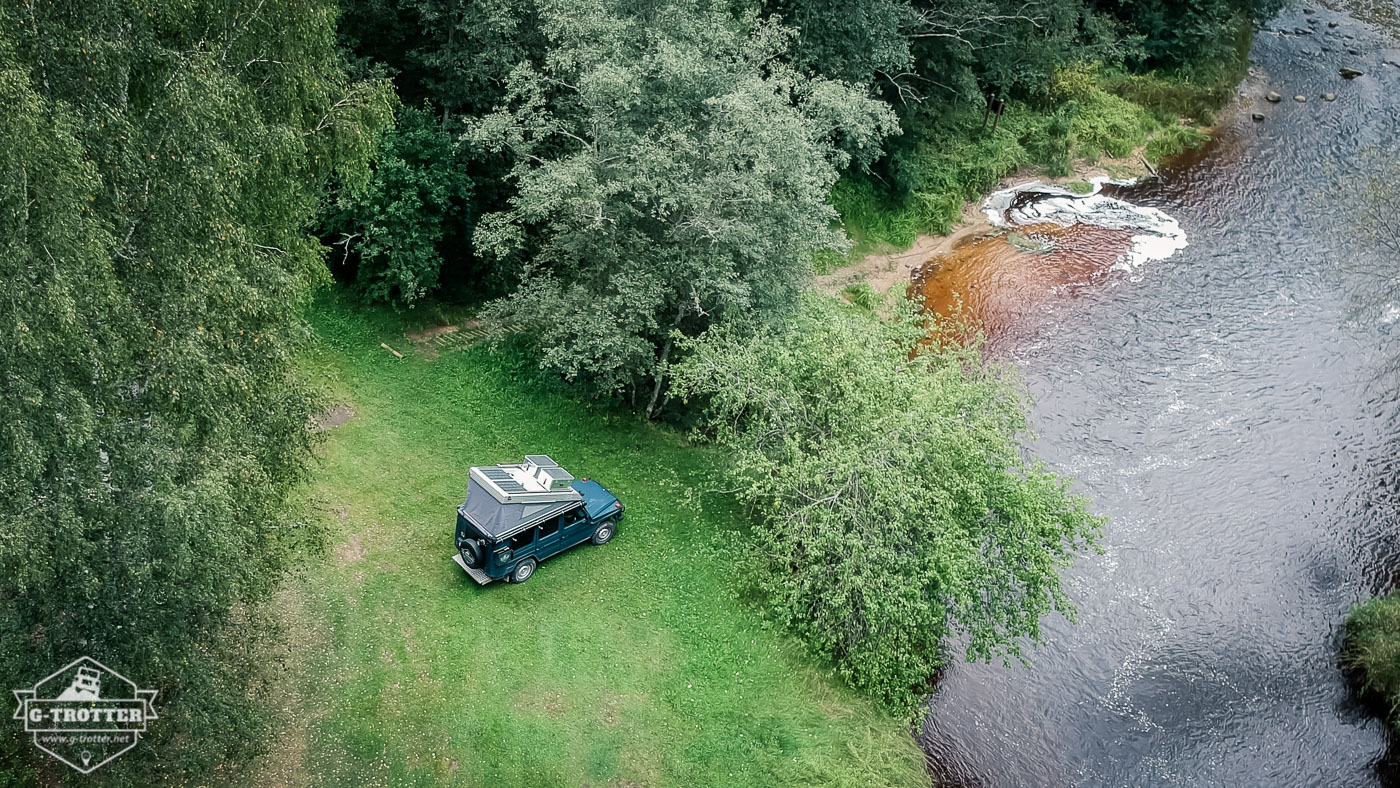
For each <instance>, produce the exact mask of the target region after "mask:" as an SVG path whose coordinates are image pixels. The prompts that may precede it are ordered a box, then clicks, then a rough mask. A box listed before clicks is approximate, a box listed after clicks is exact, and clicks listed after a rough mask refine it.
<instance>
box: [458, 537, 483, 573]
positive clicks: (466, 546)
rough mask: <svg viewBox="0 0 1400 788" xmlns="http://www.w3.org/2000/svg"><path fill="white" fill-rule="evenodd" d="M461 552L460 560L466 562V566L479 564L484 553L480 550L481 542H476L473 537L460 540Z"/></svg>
mask: <svg viewBox="0 0 1400 788" xmlns="http://www.w3.org/2000/svg"><path fill="white" fill-rule="evenodd" d="M461 553H462V560H463V561H465V562H466V564H467V566H470V567H478V566H481V559H482V557H483V555H484V553H483V552H482V550H481V542H478V541H477V540H475V539H466V540H464V541H463V542H462V548H461Z"/></svg>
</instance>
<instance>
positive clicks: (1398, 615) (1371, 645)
mask: <svg viewBox="0 0 1400 788" xmlns="http://www.w3.org/2000/svg"><path fill="white" fill-rule="evenodd" d="M1342 662H1343V664H1344V665H1345V666H1346V667H1347V668H1348V669H1349V670H1351V671H1353V673H1354V676H1355V678H1356V679H1357V680H1358V682H1359V683H1360V688H1361V694H1362V695H1363V696H1365V697H1366V698H1368V699H1370V700H1376V701H1378V702H1380V703H1381V704H1383V705H1384V707H1385V709H1386V711H1387V719H1389V721H1390V724H1391V725H1392V726H1393V727H1395V728H1396V730H1397V731H1400V716H1397V711H1400V594H1397V593H1395V592H1391V593H1390V594H1389V595H1387V596H1383V597H1377V598H1375V599H1369V600H1367V601H1365V602H1362V603H1360V604H1357V605H1355V606H1353V607H1352V609H1351V611H1350V612H1348V613H1347V618H1346V641H1345V644H1344V645H1343V647H1342Z"/></svg>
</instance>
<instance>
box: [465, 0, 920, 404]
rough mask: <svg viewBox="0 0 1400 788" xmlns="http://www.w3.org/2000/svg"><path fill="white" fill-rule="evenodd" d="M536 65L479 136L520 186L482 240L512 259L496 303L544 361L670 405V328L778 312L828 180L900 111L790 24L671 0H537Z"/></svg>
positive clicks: (802, 269) (871, 148)
mask: <svg viewBox="0 0 1400 788" xmlns="http://www.w3.org/2000/svg"><path fill="white" fill-rule="evenodd" d="M540 15H541V22H542V25H543V30H544V33H545V36H546V39H547V41H548V45H547V54H546V56H545V58H544V60H543V61H542V62H540V63H528V62H527V63H522V64H521V65H520V66H519V67H517V68H516V69H515V70H514V72H513V73H512V74H511V78H510V81H509V83H508V91H507V95H506V99H505V102H504V104H503V107H502V109H501V110H500V111H498V112H496V113H493V114H491V115H488V116H486V117H485V118H482V119H481V121H480V122H478V123H477V124H475V125H474V127H473V128H472V131H471V133H470V135H469V137H468V139H469V140H470V141H471V142H472V143H474V144H476V145H480V146H483V147H485V148H487V149H489V150H493V151H501V152H505V153H508V154H509V156H510V157H511V160H512V161H513V162H514V165H513V168H512V169H511V171H510V175H509V177H510V179H511V181H512V183H513V185H514V187H515V194H514V196H513V197H511V198H510V200H509V205H508V207H507V208H506V209H505V210H503V211H499V212H496V213H492V214H488V215H486V216H485V217H483V219H482V221H481V223H480V225H479V226H478V228H477V230H476V234H475V244H476V246H477V248H478V252H479V253H481V254H486V255H490V256H491V257H493V258H494V259H496V260H498V261H500V264H501V265H508V266H512V267H514V268H516V269H517V270H518V271H519V276H520V286H519V289H518V290H517V291H516V292H514V293H513V294H512V295H511V296H509V297H508V298H507V299H505V300H504V301H501V302H499V303H498V304H496V305H495V306H494V308H493V309H492V310H491V313H492V314H493V315H494V316H495V317H496V318H498V319H499V320H500V321H502V323H503V324H505V325H508V326H509V327H510V328H511V329H512V330H514V331H517V332H519V333H521V334H522V335H524V336H526V337H529V338H530V339H531V340H533V341H534V342H535V343H537V344H538V346H539V348H540V353H541V360H542V361H541V363H542V364H543V365H544V366H545V367H546V368H549V369H552V370H556V371H558V372H559V373H560V374H562V375H563V376H564V377H565V378H567V379H569V380H580V381H583V382H584V383H586V384H588V385H589V386H591V387H592V388H593V389H595V390H598V391H601V392H603V393H625V394H628V395H629V396H633V397H635V396H636V394H637V393H638V391H639V389H640V388H642V387H643V386H645V385H646V384H650V386H649V388H650V392H651V393H650V396H649V398H648V399H647V402H648V405H647V410H648V412H649V413H650V412H652V411H653V409H654V407H655V406H656V404H657V399H658V394H659V392H660V389H661V382H662V379H663V377H664V375H665V369H666V364H667V360H668V356H669V353H670V350H671V347H672V335H673V333H679V334H681V335H692V336H693V335H695V334H697V333H699V332H700V331H703V330H704V329H705V328H706V327H707V326H709V325H711V324H713V323H715V322H723V321H725V320H727V319H731V318H734V317H736V316H741V315H758V316H760V318H764V317H773V316H776V315H781V314H782V313H784V312H786V311H788V309H789V308H790V306H791V305H792V304H793V303H795V301H796V297H797V294H798V292H799V290H800V288H801V286H802V284H803V283H804V281H805V279H806V277H807V275H808V274H809V273H810V270H811V262H810V261H811V255H812V253H813V252H814V251H816V250H819V249H835V248H841V247H842V246H843V244H844V237H843V235H842V233H841V232H840V231H839V230H838V229H833V227H832V225H833V223H834V221H835V220H836V218H837V217H836V213H835V211H834V209H833V208H832V207H831V205H830V204H829V203H828V202H827V195H828V193H829V191H830V189H831V186H832V184H833V183H835V181H836V177H837V175H838V172H839V170H840V169H841V168H842V167H843V166H845V165H846V164H848V163H849V162H850V161H851V159H852V155H853V154H852V152H854V155H855V156H857V157H864V158H865V159H866V160H868V159H869V158H871V157H873V156H875V155H876V154H877V152H878V146H879V143H880V141H881V139H882V138H883V137H884V136H885V135H886V134H888V133H889V132H891V131H892V129H893V116H892V115H891V113H890V112H889V110H888V109H887V108H886V107H885V106H884V105H882V104H881V103H879V102H877V101H874V100H872V99H870V98H869V97H867V96H865V95H864V94H863V92H862V91H860V90H857V89H854V88H852V87H850V86H849V85H847V84H845V83H841V82H837V81H831V80H827V79H822V78H815V77H807V76H803V75H802V74H801V73H799V72H798V71H796V70H794V69H792V68H791V67H789V66H788V65H787V64H786V63H785V62H784V59H783V58H784V56H785V54H786V53H787V50H788V47H789V46H790V45H791V42H792V38H793V35H794V33H793V31H791V30H790V29H788V28H784V27H781V26H779V25H777V24H774V23H768V22H762V21H760V20H758V19H755V18H753V17H745V18H742V19H738V20H736V19H735V18H733V17H732V16H730V15H729V14H728V13H726V12H725V11H724V10H722V9H718V8H714V7H711V6H710V5H708V4H706V3H701V2H689V1H685V0H678V1H677V2H664V3H656V4H653V5H650V6H648V7H647V8H646V9H644V13H642V12H637V11H636V9H633V8H632V7H631V5H630V4H626V3H620V2H617V3H615V2H599V3H596V4H590V5H586V6H577V5H574V4H565V3H558V4H544V5H542V6H541V8H540Z"/></svg>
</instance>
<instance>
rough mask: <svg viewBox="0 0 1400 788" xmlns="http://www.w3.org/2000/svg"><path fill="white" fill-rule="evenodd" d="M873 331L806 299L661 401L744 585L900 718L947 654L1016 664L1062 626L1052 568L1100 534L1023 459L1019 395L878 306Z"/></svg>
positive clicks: (1056, 481)
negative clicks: (718, 483)
mask: <svg viewBox="0 0 1400 788" xmlns="http://www.w3.org/2000/svg"><path fill="white" fill-rule="evenodd" d="M880 308H881V309H885V310H888V311H890V312H891V318H890V319H888V320H885V319H879V318H877V317H874V316H872V315H871V314H869V313H867V312H863V311H860V310H857V309H856V308H854V307H847V306H845V305H841V304H839V303H838V302H836V301H835V300H833V299H830V298H827V297H824V296H817V295H815V294H810V295H808V296H806V297H805V298H804V300H803V303H802V308H801V310H800V311H799V312H797V313H796V314H795V315H794V316H793V317H792V319H790V320H789V321H787V322H786V323H784V324H782V325H778V326H771V327H767V328H762V329H759V330H758V331H757V332H756V333H755V334H753V335H752V336H747V335H746V334H745V333H743V332H739V331H735V330H734V329H733V328H731V327H729V326H716V327H714V328H712V329H710V331H709V332H708V333H706V334H705V335H703V336H701V337H698V338H695V339H688V340H686V341H684V342H683V343H682V346H683V347H684V349H685V350H686V351H687V353H686V357H685V359H684V360H683V361H682V362H681V363H680V364H679V365H678V366H677V368H676V369H675V371H674V383H673V386H674V387H675V389H676V390H677V392H678V393H679V394H680V395H682V396H686V397H691V398H699V400H700V403H701V404H703V406H704V419H703V422H702V424H703V433H702V434H703V436H705V437H707V438H709V439H710V440H713V441H714V442H716V443H718V444H719V445H721V446H723V447H724V448H725V449H727V450H728V453H729V456H730V457H731V458H732V459H731V463H732V464H731V468H730V473H731V475H732V477H733V484H734V486H735V487H736V488H737V489H738V496H739V498H740V499H741V500H742V501H743V502H744V503H745V504H747V505H748V506H749V507H750V509H751V510H752V511H753V512H754V513H755V519H756V522H755V525H754V528H753V529H752V532H751V533H750V534H749V535H747V536H745V537H743V538H745V539H747V540H748V544H746V545H744V547H743V548H742V549H741V550H737V551H736V552H739V553H741V554H742V555H743V556H744V557H743V559H742V561H743V562H744V565H745V569H746V570H747V572H746V575H747V576H748V577H749V578H750V579H751V581H752V582H753V583H754V585H755V586H756V587H757V589H758V590H759V591H760V592H762V594H763V596H764V598H765V599H766V600H767V604H768V606H769V609H770V610H771V611H772V613H773V614H774V616H775V617H776V618H777V620H778V621H779V622H781V623H782V624H783V625H784V626H786V627H788V628H790V629H791V630H792V631H793V632H794V633H796V634H797V635H798V636H800V637H801V638H802V639H803V640H805V641H806V642H807V644H808V645H809V646H810V647H811V649H812V650H813V651H815V652H816V653H817V654H819V655H820V656H822V657H825V658H828V659H830V660H832V661H833V662H834V663H835V665H836V667H837V670H838V671H839V672H840V673H841V675H843V676H844V677H845V678H846V679H847V680H848V681H849V682H850V683H851V684H853V685H854V686H856V687H858V688H860V689H863V690H867V691H869V692H871V693H873V694H874V695H876V696H877V697H878V698H880V699H882V700H883V701H885V702H886V703H888V704H889V705H891V706H894V707H896V708H900V709H904V710H913V709H914V708H915V707H916V706H917V705H918V703H919V702H920V700H921V698H922V697H923V695H924V694H926V693H927V689H928V682H929V680H930V678H931V677H932V676H933V675H934V674H935V673H936V672H937V670H938V669H939V668H940V667H941V666H942V665H943V664H944V663H945V661H946V659H947V658H946V656H945V651H946V648H947V643H948V641H949V639H950V638H952V637H954V636H959V637H961V638H963V639H964V640H965V641H966V643H967V656H968V657H969V658H970V659H990V658H993V657H1002V658H1010V657H1019V656H1020V655H1021V653H1022V642H1023V641H1025V640H1027V639H1029V640H1031V641H1035V640H1037V639H1038V638H1039V635H1040V622H1041V619H1042V618H1043V617H1044V616H1046V615H1048V614H1050V613H1053V612H1060V613H1064V614H1066V615H1072V614H1073V609H1072V608H1071V606H1070V604H1069V601H1068V599H1067V598H1066V596H1065V594H1064V592H1063V590H1062V589H1061V586H1060V575H1059V573H1060V570H1061V569H1063V568H1064V567H1066V566H1068V565H1069V563H1070V562H1071V560H1072V559H1073V557H1074V555H1075V554H1076V553H1077V552H1078V551H1080V550H1083V549H1086V548H1089V547H1092V546H1093V545H1095V543H1096V538H1097V535H1098V533H1099V531H1100V529H1101V527H1102V520H1101V519H1100V518H1098V517H1095V516H1093V515H1092V514H1090V513H1089V511H1088V508H1087V501H1086V500H1085V499H1083V498H1081V497H1078V496H1074V495H1071V494H1070V493H1069V492H1068V482H1066V481H1065V480H1063V479H1061V478H1059V477H1057V476H1055V475H1054V474H1052V473H1050V472H1047V471H1046V470H1045V469H1044V468H1043V467H1042V466H1041V465H1040V464H1039V463H1037V462H1034V461H1031V460H1028V459H1027V458H1026V447H1025V444H1024V443H1023V439H1024V437H1025V435H1026V434H1027V421H1026V407H1025V401H1024V394H1023V392H1022V389H1021V387H1020V384H1019V382H1018V381H1017V380H1016V378H1015V377H1013V376H1012V374H1011V373H1010V371H1009V370H1007V369H1004V368H1000V367H997V366H992V365H988V364H984V363H983V361H982V358H981V355H980V354H981V350H980V348H979V347H978V346H977V344H976V343H966V344H964V343H959V342H955V341H953V340H952V337H961V336H964V335H965V332H964V331H963V330H962V329H961V328H960V327H959V326H957V325H954V324H947V325H944V324H940V325H936V326H934V327H933V328H932V334H930V325H929V322H928V321H929V319H930V318H928V317H927V316H925V315H923V314H921V313H920V310H919V308H918V307H917V305H913V304H910V303H909V302H905V301H904V300H903V299H896V300H891V301H888V302H886V303H885V304H883V305H882V306H881V307H880Z"/></svg>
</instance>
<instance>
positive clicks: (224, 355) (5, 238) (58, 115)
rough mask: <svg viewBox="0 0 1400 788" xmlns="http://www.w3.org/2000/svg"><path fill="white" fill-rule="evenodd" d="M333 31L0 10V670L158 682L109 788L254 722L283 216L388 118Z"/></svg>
mask: <svg viewBox="0 0 1400 788" xmlns="http://www.w3.org/2000/svg"><path fill="white" fill-rule="evenodd" d="M334 23H335V15H334V7H333V6H332V5H329V4H327V3H324V2H321V1H320V0H289V1H286V2H277V3H269V2H261V1H260V0H248V1H247V2H238V1H234V2H226V1H221V2H199V1H198V0H195V1H193V2H191V1H190V0H182V1H181V2H140V3H130V2H103V1H100V0H98V1H95V2H94V1H89V2H81V3H79V2H43V3H39V2H35V3H25V4H21V5H7V6H5V7H4V8H3V9H0V100H3V104H4V110H0V280H3V281H4V282H5V296H4V300H3V306H0V332H3V333H4V335H5V336H6V341H5V342H4V343H3V344H0V403H3V404H0V411H3V412H4V414H5V418H4V419H3V420H0V446H3V449H0V675H4V676H8V677H10V678H11V679H12V680H15V681H19V680H21V679H23V678H24V677H34V678H35V679H38V678H41V677H43V676H44V675H46V674H47V673H48V672H50V671H52V670H54V669H56V668H57V667H60V666H62V665H63V664H65V663H66V662H68V661H69V660H71V659H73V658H75V657H77V656H79V655H82V654H87V655H91V656H93V657H95V658H97V659H100V660H102V661H104V662H107V663H108V664H111V665H113V666H114V667H115V666H121V667H123V668H126V670H127V672H129V674H130V675H131V676H132V677H133V678H136V679H139V681H140V683H142V684H143V685H145V686H150V687H155V688H158V689H159V690H160V691H161V695H160V699H161V703H162V708H163V710H164V711H163V713H162V718H161V721H160V723H159V724H156V725H152V726H151V729H150V736H151V737H152V738H154V739H156V740H157V742H159V743H160V744H158V746H150V747H143V748H138V750H137V751H136V752H134V753H132V754H130V755H128V756H127V757H126V758H124V759H123V761H122V762H121V764H120V765H119V766H115V767H113V775H114V778H115V779H118V780H119V781H120V780H122V779H123V775H125V778H124V779H125V780H126V781H127V782H131V783H137V784H151V783H152V782H153V781H154V778H153V775H152V773H153V772H159V773H163V774H165V775H167V776H169V775H171V774H174V773H177V772H178V771H180V770H181V769H184V768H197V767H199V766H200V765H209V764H212V763H216V762H218V761H219V760H220V759H221V758H222V757H224V756H225V755H226V754H228V753H229V752H230V751H235V750H237V749H238V748H239V747H240V746H242V745H244V744H245V743H246V742H247V741H248V738H247V736H248V735H249V734H250V733H251V732H252V731H253V730H254V729H255V726H250V725H249V723H251V722H252V721H253V717H254V716H255V715H254V710H255V706H253V705H252V704H250V702H249V700H248V691H247V689H246V688H247V686H248V682H249V681H250V680H251V679H253V678H254V677H255V675H256V674H255V672H254V670H253V667H252V664H251V660H250V659H249V658H248V655H249V649H250V648H251V646H250V644H249V643H248V642H247V640H245V637H246V636H247V635H249V634H250V632H251V630H250V628H249V627H248V626H246V623H247V622H248V621H249V620H250V616H251V614H250V612H249V611H251V610H254V609H255V608H252V607H250V603H255V602H257V601H258V600H259V599H261V598H263V597H264V596H265V595H266V594H267V593H268V592H269V591H270V590H271V589H272V588H273V587H274V584H275V582H276V581H277V579H278V577H279V574H280V572H281V570H282V569H283V568H284V567H285V565H286V562H287V560H288V556H289V554H290V552H291V550H292V549H293V547H294V545H295V544H296V542H297V540H298V539H299V538H300V537H299V534H301V533H302V531H303V529H298V528H295V527H293V526H294V525H295V523H293V522H290V521H289V518H288V516H287V513H286V508H285V504H286V500H285V494H286V492H287V491H288V489H289V487H290V486H291V485H293V484H294V483H295V482H296V481H297V479H298V478H299V476H300V472H301V469H302V466H303V463H304V461H305V459H306V457H307V449H308V442H309V439H308V431H307V419H308V416H309V408H310V406H311V399H310V397H309V393H308V389H307V387H306V385H305V384H304V383H303V382H302V381H300V379H299V378H298V376H297V375H296V374H295V372H294V368H293V365H292V354H293V353H294V352H295V350H296V348H297V347H298V344H299V338H300V337H303V336H304V335H305V331H304V329H303V328H302V326H301V323H300V313H301V310H302V308H303V305H304V304H305V301H306V297H307V295H308V293H309V291H310V289H311V287H312V285H313V283H314V282H315V281H316V279H317V277H319V276H323V274H321V273H320V272H321V271H322V270H323V268H322V252H321V249H320V246H319V244H318V242H317V240H316V239H315V238H313V237H311V236H310V235H308V233H307V226H308V222H309V221H310V219H311V214H312V210H313V208H314V205H315V203H316V200H317V198H318V196H319V193H320V190H321V188H322V184H323V183H324V181H325V178H326V176H327V175H328V174H329V173H331V172H333V171H337V170H338V171H339V172H340V175H341V177H342V178H345V179H347V180H349V181H351V182H352V183H353V182H355V181H361V182H362V181H363V179H364V177H365V175H366V167H367V158H368V156H369V154H370V152H371V151H370V149H371V146H370V140H372V139H374V138H375V137H376V135H377V130H378V127H379V126H380V125H381V124H382V123H383V122H384V121H385V120H386V118H387V117H388V114H389V112H390V107H391V104H390V100H391V96H390V94H388V93H387V92H386V90H385V86H384V85H382V84H357V85H351V84H347V83H346V81H345V80H344V78H343V76H342V74H341V71H340V68H339V64H338V61H337V59H336V56H335V52H334V48H333V43H334V40H333V33H334ZM195 742H197V743H198V744H199V747H198V748H194V747H192V746H191V745H192V743H195ZM215 742H217V743H219V744H221V745H223V748H222V749H221V748H220V747H218V746H210V745H211V743H215ZM0 749H3V750H4V752H5V757H4V758H3V759H0V762H3V763H4V764H5V766H3V767H0V781H5V778H6V777H11V778H18V777H19V776H20V775H24V774H26V773H28V770H27V769H26V768H25V764H26V762H27V758H28V756H30V755H32V754H33V752H34V749H33V748H32V747H29V746H27V745H25V744H23V743H21V742H20V741H19V739H18V737H17V736H15V735H14V734H7V735H6V736H5V738H4V739H3V740H2V741H0ZM6 769H14V770H15V771H13V772H10V773H9V774H6V773H5V772H4V770H6Z"/></svg>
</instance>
